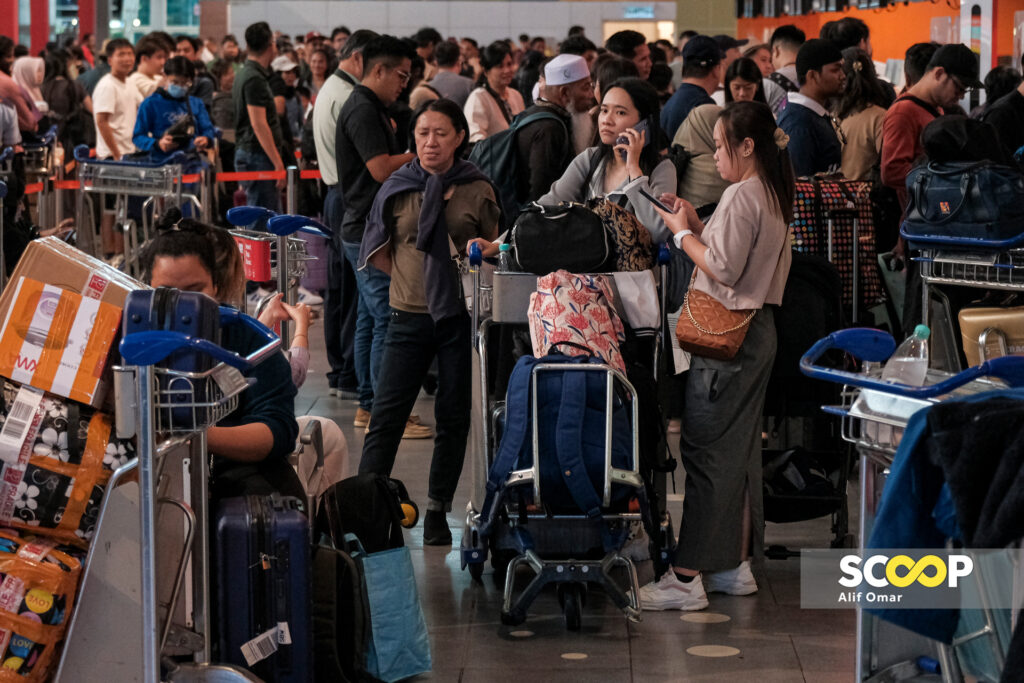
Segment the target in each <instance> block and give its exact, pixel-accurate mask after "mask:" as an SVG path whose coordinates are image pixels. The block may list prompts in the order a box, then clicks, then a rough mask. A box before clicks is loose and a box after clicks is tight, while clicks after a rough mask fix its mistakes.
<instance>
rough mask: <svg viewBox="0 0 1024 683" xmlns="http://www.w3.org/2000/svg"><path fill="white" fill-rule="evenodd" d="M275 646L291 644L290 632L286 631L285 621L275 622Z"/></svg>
mask: <svg viewBox="0 0 1024 683" xmlns="http://www.w3.org/2000/svg"><path fill="white" fill-rule="evenodd" d="M277 644H278V645H291V644H292V632H291V631H289V630H288V622H287V621H279V622H277Z"/></svg>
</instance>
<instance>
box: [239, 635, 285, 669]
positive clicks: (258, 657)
mask: <svg viewBox="0 0 1024 683" xmlns="http://www.w3.org/2000/svg"><path fill="white" fill-rule="evenodd" d="M278 633H279V629H278V627H277V626H275V627H274V628H272V629H269V630H267V631H265V632H264V633H262V634H260V635H258V636H256V637H255V638H253V639H252V640H250V641H249V642H247V643H243V644H242V647H241V648H239V649H240V650H241V651H242V656H243V657H245V665H246V666H252V665H253V664H255V663H257V662H262V661H263V660H264V659H266V658H267V657H269V656H271V655H272V654H274V653H275V652H277V645H278V638H279V637H280V636H279V635H278Z"/></svg>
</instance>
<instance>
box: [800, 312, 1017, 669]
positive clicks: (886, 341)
mask: <svg viewBox="0 0 1024 683" xmlns="http://www.w3.org/2000/svg"><path fill="white" fill-rule="evenodd" d="M895 348H896V343H895V341H894V340H893V338H892V337H891V336H890V335H889V334H887V333H885V332H881V331H879V330H873V329H865V328H854V329H848V330H842V331H839V332H835V333H833V334H831V335H829V336H828V337H826V338H825V339H822V340H821V341H819V342H818V343H817V344H815V345H814V346H813V347H812V348H811V349H810V350H809V351H808V352H807V354H806V355H805V356H804V357H803V358H802V359H801V361H800V365H801V370H802V371H803V372H804V373H805V374H807V375H808V376H810V377H814V378H816V379H821V380H824V381H828V382H834V383H839V384H843V385H844V386H843V390H842V392H841V394H840V396H841V401H842V403H841V404H840V405H838V406H826V407H825V408H824V410H825V412H827V413H830V414H833V415H837V416H838V417H839V418H840V419H841V421H842V435H843V438H844V439H845V440H846V441H848V442H849V443H852V444H853V445H854V446H856V448H857V450H858V452H859V454H860V543H859V548H860V550H861V551H863V550H864V546H865V543H866V542H867V539H868V536H869V535H870V532H871V528H872V526H873V523H874V518H875V511H876V509H877V506H878V503H879V501H880V499H881V492H882V488H883V487H884V483H885V477H886V475H887V474H888V470H889V467H890V466H891V465H892V463H893V458H894V456H895V454H896V451H897V449H898V448H899V444H900V440H901V439H902V436H903V430H904V429H905V428H906V426H907V421H908V420H909V417H910V415H912V414H913V413H915V412H917V411H918V410H920V409H922V408H926V407H927V406H929V405H932V404H935V403H938V402H940V401H942V400H945V399H949V398H955V397H962V396H967V395H971V394H978V393H983V392H987V391H992V390H996V389H1002V388H1005V387H1006V386H1007V384H1009V385H1010V386H1024V359H1020V358H1010V357H1007V358H997V359H994V360H991V361H987V362H985V363H983V364H982V365H980V366H976V367H973V368H970V369H968V370H965V371H963V372H960V373H958V374H956V375H952V374H949V373H946V372H940V371H937V370H934V369H933V370H929V371H928V375H927V379H926V384H925V386H922V387H911V386H907V385H902V384H891V383H888V382H883V381H882V380H881V378H880V377H881V367H882V363H883V362H884V361H886V360H887V359H888V358H889V356H891V355H892V353H893V351H894V350H895ZM831 349H839V350H841V351H844V352H846V353H849V354H851V355H853V356H854V357H855V358H858V359H860V360H862V361H864V366H865V367H864V373H862V374H857V373H852V372H847V371H842V370H835V369H831V368H825V367H820V366H817V365H815V363H816V362H817V361H818V360H819V359H820V358H821V357H822V355H823V354H824V353H825V352H826V351H829V350H831ZM992 378H995V379H992ZM865 392H868V393H867V396H870V392H874V393H875V394H876V395H883V396H884V398H885V399H886V400H887V401H888V402H889V405H888V408H889V411H888V412H886V413H882V412H877V411H876V410H873V409H871V408H870V407H869V406H868V404H867V400H863V401H862V400H859V399H861V398H865V399H866V398H867V396H866V395H865ZM978 590H979V593H980V595H981V596H982V601H983V603H985V604H991V602H990V601H989V600H987V597H986V596H987V595H988V591H987V589H986V587H985V585H984V582H983V581H982V580H981V578H980V577H979V578H978ZM981 612H982V617H983V625H982V626H981V628H980V629H978V630H977V631H975V632H971V633H967V634H963V635H961V636H959V637H957V638H956V639H955V640H954V641H953V644H952V645H945V644H942V643H935V644H934V646H935V648H936V651H937V654H938V660H939V663H940V667H941V672H942V679H943V681H944V682H946V683H953V682H955V681H962V680H963V675H962V673H961V667H960V664H959V661H958V651H959V649H960V648H961V647H962V646H964V645H966V644H967V643H970V642H972V641H974V640H976V639H979V638H985V639H986V640H987V643H988V645H989V646H990V647H991V654H992V658H993V661H994V662H996V663H997V665H998V666H999V667H1002V664H1003V659H1004V656H1003V652H1002V649H1001V645H1000V642H999V637H998V634H997V632H996V628H995V621H994V617H993V611H992V609H990V608H986V609H983V610H981ZM883 624H884V622H881V621H880V620H879V619H878V618H877V617H875V616H874V615H870V614H866V613H864V612H863V611H862V610H861V609H858V610H857V661H856V676H857V677H856V679H855V680H857V681H883V680H895V679H894V678H893V676H895V675H896V674H895V673H894V672H895V671H896V670H898V669H901V668H902V669H903V670H905V669H906V668H908V665H910V666H909V668H911V669H913V663H912V662H898V663H895V664H894V663H892V662H880V658H879V650H880V643H881V635H880V630H881V628H882V625H883ZM899 635H901V634H897V636H899ZM915 637H916V636H915ZM894 639H897V640H898V638H894ZM928 642H931V641H928ZM880 667H881V670H880ZM887 676H888V677H887Z"/></svg>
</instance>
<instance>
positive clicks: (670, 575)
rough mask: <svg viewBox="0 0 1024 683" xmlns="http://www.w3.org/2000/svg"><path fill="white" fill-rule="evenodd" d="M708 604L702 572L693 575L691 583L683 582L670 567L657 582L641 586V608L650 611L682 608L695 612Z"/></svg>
mask: <svg viewBox="0 0 1024 683" xmlns="http://www.w3.org/2000/svg"><path fill="white" fill-rule="evenodd" d="M707 606H708V596H707V595H706V594H705V593H704V583H703V581H701V578H700V574H698V575H697V576H695V577H693V581H690V583H683V582H682V581H680V580H679V579H678V578H676V573H675V572H674V571H673V570H672V569H669V570H668V571H667V572H665V573H664V574H662V576H661V578H660V579H659V580H658V581H657V582H653V581H652V582H651V583H649V584H647V585H646V586H641V587H640V608H641V609H645V610H650V611H658V612H660V611H662V610H666V609H681V610H683V611H685V612H693V611H696V610H700V609H704V608H705V607H707Z"/></svg>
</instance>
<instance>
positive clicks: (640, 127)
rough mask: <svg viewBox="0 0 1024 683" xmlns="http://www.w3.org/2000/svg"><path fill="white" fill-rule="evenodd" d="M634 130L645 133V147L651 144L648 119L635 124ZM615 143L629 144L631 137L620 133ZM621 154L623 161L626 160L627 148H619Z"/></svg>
mask: <svg viewBox="0 0 1024 683" xmlns="http://www.w3.org/2000/svg"><path fill="white" fill-rule="evenodd" d="M633 130H635V131H636V132H637V133H643V135H644V147H646V146H647V145H649V144H650V142H651V131H650V126H649V125H648V123H647V119H641V120H640V123H638V124H636V125H635V126H633ZM615 144H616V145H628V144H629V138H628V137H626V136H625V135H620V136H619V137H617V138H616V139H615ZM619 156H620V157H622V160H623V161H625V160H626V152H625V150H621V149H620V150H619Z"/></svg>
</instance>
